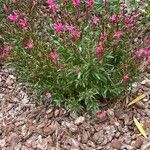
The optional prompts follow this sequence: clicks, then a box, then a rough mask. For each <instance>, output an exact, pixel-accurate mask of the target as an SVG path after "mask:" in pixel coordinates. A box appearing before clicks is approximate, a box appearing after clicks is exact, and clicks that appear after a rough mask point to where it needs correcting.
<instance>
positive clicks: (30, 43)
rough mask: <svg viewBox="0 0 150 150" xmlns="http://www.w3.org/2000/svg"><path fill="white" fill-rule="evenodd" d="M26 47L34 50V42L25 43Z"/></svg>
mask: <svg viewBox="0 0 150 150" xmlns="http://www.w3.org/2000/svg"><path fill="white" fill-rule="evenodd" d="M25 45H26V46H27V48H29V49H32V48H33V42H32V41H27V42H26V43H25Z"/></svg>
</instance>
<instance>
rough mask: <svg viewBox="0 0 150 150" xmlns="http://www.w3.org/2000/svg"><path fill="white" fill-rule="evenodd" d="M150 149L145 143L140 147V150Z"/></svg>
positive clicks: (149, 143) (148, 143) (149, 145)
mask: <svg viewBox="0 0 150 150" xmlns="http://www.w3.org/2000/svg"><path fill="white" fill-rule="evenodd" d="M149 149H150V142H146V143H144V144H143V145H142V146H141V150H149Z"/></svg>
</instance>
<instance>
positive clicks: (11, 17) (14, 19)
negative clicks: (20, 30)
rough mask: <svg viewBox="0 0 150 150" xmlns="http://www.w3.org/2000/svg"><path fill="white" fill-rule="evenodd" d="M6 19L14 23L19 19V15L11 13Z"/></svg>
mask: <svg viewBox="0 0 150 150" xmlns="http://www.w3.org/2000/svg"><path fill="white" fill-rule="evenodd" d="M7 18H8V19H9V20H10V21H13V22H16V21H17V20H18V18H19V14H18V13H17V12H13V13H11V14H9V16H8V17H7Z"/></svg>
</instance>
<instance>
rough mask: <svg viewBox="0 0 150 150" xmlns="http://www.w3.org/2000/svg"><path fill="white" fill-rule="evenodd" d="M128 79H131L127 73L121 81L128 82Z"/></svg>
mask: <svg viewBox="0 0 150 150" xmlns="http://www.w3.org/2000/svg"><path fill="white" fill-rule="evenodd" d="M128 80H129V75H128V74H126V75H124V76H123V78H122V80H121V82H122V83H123V82H126V81H128Z"/></svg>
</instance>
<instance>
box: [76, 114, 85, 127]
mask: <svg viewBox="0 0 150 150" xmlns="http://www.w3.org/2000/svg"><path fill="white" fill-rule="evenodd" d="M84 121H85V117H83V116H80V117H78V118H77V119H76V120H75V121H74V123H75V124H76V125H79V124H82V123H83V122H84Z"/></svg>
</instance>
